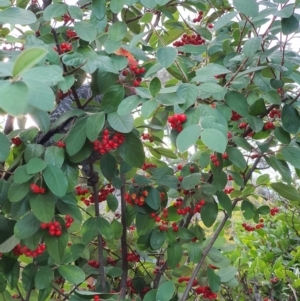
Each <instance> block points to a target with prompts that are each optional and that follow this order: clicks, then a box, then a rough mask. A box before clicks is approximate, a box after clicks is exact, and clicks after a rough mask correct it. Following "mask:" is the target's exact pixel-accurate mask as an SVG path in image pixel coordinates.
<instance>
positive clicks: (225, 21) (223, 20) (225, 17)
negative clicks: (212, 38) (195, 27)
mask: <svg viewBox="0 0 300 301" xmlns="http://www.w3.org/2000/svg"><path fill="white" fill-rule="evenodd" d="M237 14H238V12H237V11H233V12H230V13H228V14H225V15H223V16H222V17H221V18H219V19H218V20H217V22H216V23H215V28H214V29H215V30H219V29H220V28H222V27H224V26H226V25H227V24H228V23H229V22H230V21H231V20H232V19H233V18H234V17H235V16H236V15H237Z"/></svg>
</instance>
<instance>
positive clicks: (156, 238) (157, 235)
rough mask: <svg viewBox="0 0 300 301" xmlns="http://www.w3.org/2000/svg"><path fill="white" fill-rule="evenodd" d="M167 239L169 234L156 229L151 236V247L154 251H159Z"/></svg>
mask: <svg viewBox="0 0 300 301" xmlns="http://www.w3.org/2000/svg"><path fill="white" fill-rule="evenodd" d="M166 239H167V232H166V231H160V230H159V229H158V228H157V227H156V228H154V229H153V230H152V232H151V236H150V246H151V248H152V249H153V250H158V249H159V248H161V246H162V245H163V244H164V242H165V241H166Z"/></svg>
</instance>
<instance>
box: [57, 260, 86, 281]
mask: <svg viewBox="0 0 300 301" xmlns="http://www.w3.org/2000/svg"><path fill="white" fill-rule="evenodd" d="M58 272H59V273H60V275H61V276H62V277H63V278H64V279H65V280H67V281H68V282H70V283H73V284H79V283H81V282H83V281H84V280H85V274H84V272H83V270H82V269H81V268H80V267H78V266H75V265H61V266H60V267H58Z"/></svg>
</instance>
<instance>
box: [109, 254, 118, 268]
mask: <svg viewBox="0 0 300 301" xmlns="http://www.w3.org/2000/svg"><path fill="white" fill-rule="evenodd" d="M116 264H117V260H115V259H113V258H112V257H110V256H108V257H107V265H112V266H115V265H116Z"/></svg>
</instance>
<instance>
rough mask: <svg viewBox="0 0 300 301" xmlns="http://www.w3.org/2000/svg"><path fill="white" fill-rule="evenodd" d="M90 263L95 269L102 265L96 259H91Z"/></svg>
mask: <svg viewBox="0 0 300 301" xmlns="http://www.w3.org/2000/svg"><path fill="white" fill-rule="evenodd" d="M88 265H90V266H91V267H93V268H95V269H99V267H100V263H99V261H96V260H89V261H88Z"/></svg>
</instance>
